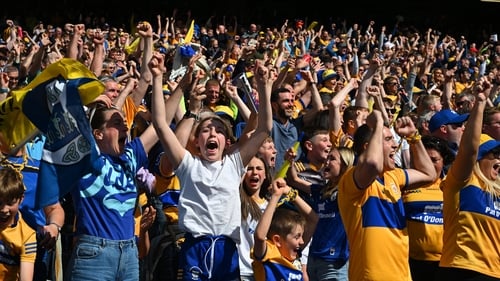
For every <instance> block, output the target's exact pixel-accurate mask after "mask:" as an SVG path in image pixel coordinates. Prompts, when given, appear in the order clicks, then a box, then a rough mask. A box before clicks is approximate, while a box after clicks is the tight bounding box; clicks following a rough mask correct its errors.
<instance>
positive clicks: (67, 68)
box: [0, 58, 105, 148]
mask: <svg viewBox="0 0 500 281" xmlns="http://www.w3.org/2000/svg"><path fill="white" fill-rule="evenodd" d="M60 76H62V77H64V79H66V80H71V79H79V78H91V79H93V81H92V82H89V83H86V84H83V85H80V86H79V87H78V92H79V95H80V99H81V101H82V104H84V105H87V104H89V103H90V102H92V101H93V100H94V99H95V98H96V97H97V96H99V95H100V94H102V93H103V91H104V89H105V88H104V84H102V82H100V81H99V80H97V78H96V76H95V74H94V73H92V72H91V71H90V70H89V69H88V68H87V67H86V66H85V65H83V64H82V63H80V62H78V61H76V60H73V59H69V58H63V59H61V60H59V61H57V62H55V63H53V64H51V65H49V66H48V67H47V68H46V69H45V70H43V71H42V72H41V73H40V74H39V75H38V76H37V77H35V79H34V80H33V81H32V82H30V83H29V84H28V85H27V86H26V87H24V88H22V89H19V90H13V91H12V95H11V96H10V97H8V98H7V99H5V100H4V101H3V102H1V103H0V137H1V141H2V142H4V143H3V145H8V146H9V148H14V147H16V146H17V145H19V144H21V143H22V142H23V141H27V139H26V138H27V137H29V136H30V135H33V133H34V132H36V130H37V128H36V127H35V125H34V124H33V123H32V122H31V121H30V120H29V119H28V118H27V117H26V116H25V114H24V110H28V109H27V108H23V107H24V106H23V100H24V98H25V96H26V95H27V94H28V93H30V92H31V94H34V93H42V92H44V90H43V88H44V86H45V84H46V82H48V81H50V80H53V79H55V78H57V77H60ZM41 106H50V105H43V104H30V105H29V107H33V108H30V109H29V110H37V109H39V108H40V107H41Z"/></svg>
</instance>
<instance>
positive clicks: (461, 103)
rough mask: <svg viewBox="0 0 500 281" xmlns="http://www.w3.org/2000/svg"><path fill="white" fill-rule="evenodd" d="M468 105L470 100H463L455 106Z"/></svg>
mask: <svg viewBox="0 0 500 281" xmlns="http://www.w3.org/2000/svg"><path fill="white" fill-rule="evenodd" d="M466 103H469V101H468V100H461V101H457V102H455V104H456V105H457V106H462V105H464V104H466Z"/></svg>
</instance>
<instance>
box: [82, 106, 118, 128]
mask: <svg viewBox="0 0 500 281" xmlns="http://www.w3.org/2000/svg"><path fill="white" fill-rule="evenodd" d="M110 110H118V111H119V109H118V108H116V107H114V106H112V107H108V106H107V105H106V104H104V103H102V102H96V103H94V104H92V105H91V106H89V109H88V111H87V113H88V119H89V122H90V127H91V128H92V129H100V128H101V127H102V125H104V124H105V123H106V114H105V113H106V112H108V111H110Z"/></svg>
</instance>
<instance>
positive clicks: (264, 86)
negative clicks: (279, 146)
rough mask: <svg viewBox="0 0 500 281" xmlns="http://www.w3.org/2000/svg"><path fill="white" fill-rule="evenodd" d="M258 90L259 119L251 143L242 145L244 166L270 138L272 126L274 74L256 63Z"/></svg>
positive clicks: (247, 142) (241, 151)
mask: <svg viewBox="0 0 500 281" xmlns="http://www.w3.org/2000/svg"><path fill="white" fill-rule="evenodd" d="M256 67H257V71H255V78H256V79H257V88H258V92H259V101H260V102H259V108H258V111H259V112H258V117H257V129H256V130H255V132H254V133H253V134H252V136H251V137H250V139H249V141H246V142H244V143H242V144H241V147H240V153H241V159H242V161H243V165H245V166H246V165H247V164H248V162H249V161H250V159H252V157H254V156H255V154H256V153H257V151H258V150H259V147H260V146H261V144H262V142H263V141H264V140H265V139H266V138H267V137H268V136H269V134H270V132H271V129H272V126H273V120H272V113H271V89H272V87H273V82H274V79H275V78H274V74H273V73H272V72H271V71H269V69H268V68H267V67H265V66H264V65H263V64H262V63H260V62H257V63H256Z"/></svg>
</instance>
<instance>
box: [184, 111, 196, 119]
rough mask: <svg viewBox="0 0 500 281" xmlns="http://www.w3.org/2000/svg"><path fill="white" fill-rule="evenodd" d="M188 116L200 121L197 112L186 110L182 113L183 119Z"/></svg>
mask: <svg viewBox="0 0 500 281" xmlns="http://www.w3.org/2000/svg"><path fill="white" fill-rule="evenodd" d="M189 118H194V121H195V122H197V121H200V116H199V115H198V114H194V113H192V112H191V111H189V110H188V111H186V113H185V114H184V119H189Z"/></svg>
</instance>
